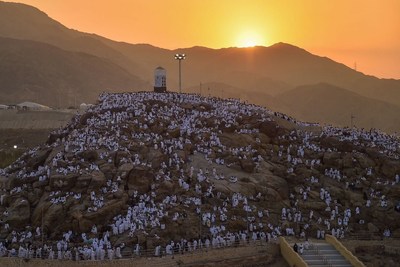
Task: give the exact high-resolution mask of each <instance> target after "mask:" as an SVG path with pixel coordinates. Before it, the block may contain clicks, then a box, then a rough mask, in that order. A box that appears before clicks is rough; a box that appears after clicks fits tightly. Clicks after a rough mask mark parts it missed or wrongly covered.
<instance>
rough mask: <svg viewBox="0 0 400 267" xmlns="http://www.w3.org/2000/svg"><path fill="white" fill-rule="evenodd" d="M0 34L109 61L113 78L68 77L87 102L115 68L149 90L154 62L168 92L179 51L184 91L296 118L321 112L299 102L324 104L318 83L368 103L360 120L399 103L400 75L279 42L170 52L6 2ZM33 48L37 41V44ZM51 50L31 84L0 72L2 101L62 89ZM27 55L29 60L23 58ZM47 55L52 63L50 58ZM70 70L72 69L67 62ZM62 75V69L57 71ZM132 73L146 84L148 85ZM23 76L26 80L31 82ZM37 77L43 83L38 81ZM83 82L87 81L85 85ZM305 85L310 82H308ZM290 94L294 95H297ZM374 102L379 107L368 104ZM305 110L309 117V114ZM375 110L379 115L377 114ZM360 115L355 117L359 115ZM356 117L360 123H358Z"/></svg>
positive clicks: (174, 83) (0, 10)
mask: <svg viewBox="0 0 400 267" xmlns="http://www.w3.org/2000/svg"><path fill="white" fill-rule="evenodd" d="M0 36H3V37H8V38H14V39H23V40H33V41H37V42H42V43H47V44H50V45H53V46H56V47H58V48H61V49H63V50H64V51H63V53H67V51H68V52H84V53H86V54H90V55H93V56H95V57H96V60H100V61H102V62H103V63H107V64H109V65H108V67H110V68H111V66H113V70H114V72H113V73H114V74H113V75H111V74H106V73H105V72H103V74H98V75H96V74H95V72H94V71H93V73H92V75H86V76H85V77H84V75H83V74H80V75H81V76H80V77H81V78H80V79H77V80H79V81H81V82H80V84H76V83H72V82H70V81H69V85H68V88H71V89H69V90H70V91H72V92H74V90H75V91H77V90H78V91H81V92H83V94H86V95H87V96H88V98H89V99H91V101H92V102H93V101H95V97H94V96H95V95H96V93H97V92H98V91H99V90H100V91H101V90H104V86H100V87H101V89H98V90H94V87H95V84H96V83H97V84H98V82H95V81H92V80H93V79H94V80H97V79H102V80H103V81H104V82H103V83H105V81H108V87H110V88H116V89H117V88H119V87H120V86H122V85H124V86H126V84H127V83H122V84H121V83H113V79H112V77H111V76H115V75H117V72H118V71H117V70H119V71H120V72H121V73H120V75H122V76H123V77H126V81H128V80H131V81H132V82H131V84H130V85H131V86H129V87H128V88H137V84H138V83H139V84H141V85H142V87H141V88H137V89H146V90H152V82H153V71H154V69H155V68H156V67H157V66H163V67H164V68H165V69H166V70H167V87H168V89H169V90H172V91H177V87H178V64H177V62H176V61H175V60H174V54H175V53H178V52H179V53H186V54H187V59H186V60H185V61H183V62H182V84H183V91H184V92H190V91H194V92H198V90H197V91H196V88H198V89H199V87H200V83H202V84H204V86H206V85H207V84H209V85H210V87H211V88H212V89H213V90H211V94H212V95H217V96H220V95H221V94H220V93H219V92H222V91H223V92H224V93H223V94H224V96H226V97H229V96H237V97H241V98H243V99H246V100H248V101H250V102H253V103H256V104H263V105H268V106H269V107H270V108H272V109H278V110H286V111H288V112H289V111H290V113H291V115H292V116H295V117H296V116H297V115H301V116H304V117H302V118H314V117H313V116H314V115H316V114H314V113H319V112H316V111H315V108H316V105H314V106H312V107H311V109H306V108H301V107H304V106H305V104H306V103H307V102H306V100H310V99H313V101H314V102H316V96H315V95H312V94H317V95H320V97H321V103H322V102H323V101H325V100H324V98H323V95H322V93H321V92H322V91H321V90H322V89H318V90H317V89H315V88H316V87H318V88H320V87H321V86H322V85H321V84H325V85H323V86H322V87H323V90H324V92H325V91H326V93H330V94H333V95H334V96H335V98H333V99H340V98H341V97H343V98H351V99H352V100H353V101H350V102H349V104H350V103H365V104H367V105H368V106H367V107H368V108H367V107H365V108H364V109H361V108H360V109H358V110H357V113H359V112H363V113H362V114H364V115H363V116H365V118H368V117H369V118H375V117H376V116H379V117H380V118H384V119H382V120H381V121H382V122H390V118H392V115H391V114H392V113H391V112H392V111H393V110H394V109H395V106H400V80H394V79H378V78H376V77H373V76H368V75H364V74H363V73H361V72H357V71H355V70H353V69H351V68H348V67H346V66H345V65H343V64H340V63H337V62H334V61H333V60H331V59H329V58H326V57H320V56H316V55H313V54H311V53H309V52H307V51H306V50H304V49H301V48H299V47H296V46H293V45H290V44H285V43H278V44H275V45H272V46H270V47H261V46H259V47H253V48H234V47H232V48H223V49H210V48H206V47H199V46H196V47H192V48H184V49H176V50H168V49H162V48H158V47H154V46H151V45H148V44H128V43H123V42H115V41H112V40H109V39H106V38H104V37H101V36H98V35H95V34H87V33H82V32H79V31H76V30H72V29H68V28H66V27H65V26H63V25H62V24H60V23H59V22H57V21H55V20H53V19H51V18H49V17H48V16H47V15H46V14H45V13H43V12H41V11H40V10H38V9H36V8H34V7H31V6H27V5H24V4H16V3H5V2H0ZM26 45H27V44H26ZM35 45H38V44H37V43H35ZM26 51H27V50H26ZM26 53H27V52H26ZM73 54H74V53H73ZM50 55H51V54H46V53H42V55H41V57H39V58H38V60H43V61H42V63H40V64H39V65H40V66H42V68H38V69H35V71H36V72H37V73H38V76H40V75H41V76H40V77H42V78H41V79H39V78H37V81H35V77H36V76H35V77H32V76H23V75H20V76H19V79H20V80H16V79H15V80H12V79H8V80H7V83H5V81H4V80H3V79H4V77H5V75H0V96H1V99H5V98H3V94H4V92H5V91H6V90H7V88H6V87H5V85H7V87H8V88H10V87H12V88H14V91H13V92H15V94H26V92H29V91H32V92H33V93H34V92H36V91H37V88H39V87H40V88H42V89H41V90H42V92H45V91H46V90H47V91H49V92H54V91H55V90H56V89H55V88H57V89H58V90H59V91H60V92H61V91H64V90H65V89H64V88H66V85H65V81H62V80H57V79H53V80H51V78H54V77H53V76H51V75H49V73H48V71H49V70H50V69H52V68H61V67H60V66H59V65H61V66H62V65H63V64H64V62H63V61H64V60H58V61H54V60H53V61H52V62H53V63H54V64H53V65H52V67H51V68H50V67H48V66H47V67H46V66H43V65H46V64H48V63H47V61H45V58H46V57H49V56H50ZM74 55H76V54H74ZM80 55H82V54H80ZM27 58H28V59H29V57H27ZM67 58H68V56H66V59H65V60H67V62H68V59H67ZM84 58H87V59H89V58H90V59H91V60H92V63H93V61H94V60H95V59H94V58H91V57H89V56H88V55H86V57H84V56H83V55H82V57H81V58H80V60H82V61H84ZM100 58H102V59H100ZM19 60H21V62H22V61H23V60H24V58H22V57H20V58H19ZM46 60H49V61H51V59H46ZM6 64H9V63H7V62H3V61H0V66H1V69H7V68H8V66H7V65H6ZM80 64H83V63H80ZM86 66H87V68H89V69H90V68H91V65H90V64H89V65H86ZM71 68H73V66H72V65H71ZM93 68H95V67H93ZM87 71H89V70H87ZM60 73H62V72H61V71H60ZM99 73H102V72H101V71H100V72H99ZM39 74H40V75H39ZM77 75H78V74H77ZM2 77H3V78H2ZM43 77H46V79H50V80H51V82H50V81H49V82H48V83H49V85H43V84H45V82H44V81H45V80H44V78H43ZM138 78H139V79H140V80H142V81H144V82H145V83H146V85H144V82H142V81H139V80H138ZM24 80H29V82H25V81H24ZM36 82H37V83H38V84H41V85H40V86H36ZM13 83H14V84H13ZM27 84H28V85H29V86H27ZM50 84H51V85H50ZM87 84H91V85H92V86H86V85H87ZM326 84H331V85H332V86H327V85H326ZM309 85H310V87H308V86H309ZM78 88H79V89H78ZM125 88H126V87H125ZM304 88H313V90H311V89H310V90H305V89H304ZM343 90H344V91H343ZM204 92H205V91H204ZM296 92H297V94H295V93H296ZM351 92H353V93H356V95H355V94H350V93H351ZM214 93H215V94H214ZM39 94H40V93H39ZM310 94H311V95H310ZM32 95H33V94H32ZM292 95H297V96H298V97H297V100H296V101H297V102H296V103H292V102H291V101H289V100H290V99H292V98H291V97H290V96H292ZM27 96H28V95H27ZM89 96H90V97H89ZM300 96H301V97H300ZM332 97H333V96H332ZM285 98H287V99H285ZM85 99H86V98H85ZM341 100H343V103H346V101H347V100H346V99H341ZM375 100H379V101H384V102H387V103H391V104H392V105H388V108H383V107H382V108H378V107H381V106H382V105H384V104H385V103H384V102H379V101H377V102H375ZM302 101H303V102H302ZM310 101H311V100H310ZM44 104H47V105H54V103H48V102H45V103H44ZM360 105H361V104H360ZM374 105H376V107H377V108H371V107H373V106H374ZM389 107H390V108H389ZM313 108H314V109H313ZM321 108H324V107H321ZM325 108H327V107H325ZM300 112H301V114H300ZM307 112H309V113H310V114H307ZM341 112H342V110H339V109H338V110H335V109H334V107H332V108H331V109H326V117H325V118H324V117H322V114H325V113H322V112H321V113H320V115H321V116H320V117H318V118H317V119H318V120H319V121H326V122H330V123H335V124H343V123H346V120H345V119H344V118H345V117H346V116H347V117H349V115H344V114H343V115H339V114H341ZM375 112H379V113H378V114H376V113H375ZM328 113H329V114H328ZM386 113H388V114H386ZM356 115H357V114H356ZM341 116H343V118H342V117H341ZM358 116H360V119H361V117H362V116H361V115H358ZM374 116H375V117H374ZM307 120H308V119H307ZM359 122H360V123H361V120H360V121H359ZM389 124H393V123H389ZM362 125H365V126H364V127H366V128H369V127H378V125H381V123H378V122H375V120H372V119H371V120H367V119H365V124H364V123H362ZM393 127H394V126H393V125H388V126H387V127H384V125H383V126H382V128H383V129H385V130H388V129H392V128H393ZM399 129H400V126H399Z"/></svg>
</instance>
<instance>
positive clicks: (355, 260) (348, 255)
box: [325, 235, 365, 267]
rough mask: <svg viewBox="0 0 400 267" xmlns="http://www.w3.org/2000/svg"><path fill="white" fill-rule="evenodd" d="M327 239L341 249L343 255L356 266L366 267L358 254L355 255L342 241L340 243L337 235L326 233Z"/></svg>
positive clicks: (337, 248)
mask: <svg viewBox="0 0 400 267" xmlns="http://www.w3.org/2000/svg"><path fill="white" fill-rule="evenodd" d="M325 240H326V242H328V243H329V244H331V245H332V246H334V247H335V248H336V250H337V251H339V253H340V254H342V255H343V257H345V258H346V259H347V260H348V261H349V262H350V263H351V264H352V265H353V266H354V267H365V265H364V263H362V262H361V261H360V260H359V259H358V258H357V257H356V256H354V255H353V253H351V252H350V251H349V250H348V249H347V248H346V247H345V246H343V244H342V243H340V242H339V241H338V240H337V239H336V237H334V236H332V235H325Z"/></svg>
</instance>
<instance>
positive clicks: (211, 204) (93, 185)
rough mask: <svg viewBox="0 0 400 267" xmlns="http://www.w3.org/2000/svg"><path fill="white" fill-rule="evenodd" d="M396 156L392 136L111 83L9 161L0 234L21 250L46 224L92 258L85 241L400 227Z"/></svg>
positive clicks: (221, 238)
mask: <svg viewBox="0 0 400 267" xmlns="http://www.w3.org/2000/svg"><path fill="white" fill-rule="evenodd" d="M399 156H400V146H399V140H398V138H396V137H395V136H390V135H387V134H384V133H381V132H378V131H362V130H359V129H349V128H335V127H321V126H319V125H318V124H309V123H303V122H300V121H297V120H295V119H293V118H291V117H288V116H286V115H284V114H281V113H276V112H272V111H270V110H268V109H265V108H263V107H260V106H256V105H249V104H245V103H243V102H240V101H239V100H237V99H227V100H224V99H219V98H205V97H201V96H199V95H195V94H176V93H166V94H157V93H149V92H140V93H121V94H110V93H104V94H102V95H101V96H100V97H99V102H98V103H97V104H96V105H95V106H93V107H91V108H89V109H88V110H87V111H86V112H85V113H83V114H80V115H79V114H77V115H76V116H75V117H74V118H73V119H72V120H71V122H70V123H69V125H68V126H67V127H65V128H62V129H60V130H57V131H54V132H52V133H51V134H50V136H49V138H48V140H47V142H46V143H45V144H42V145H40V146H38V147H36V148H34V149H31V150H29V151H27V152H26V153H25V154H23V155H22V156H21V157H20V158H19V159H18V160H17V161H16V162H15V163H13V164H11V165H10V166H9V167H7V168H5V169H2V170H0V176H1V177H0V184H1V188H2V193H1V194H2V196H1V204H2V205H1V206H0V219H1V220H0V221H1V224H2V227H1V232H0V238H2V239H3V240H5V239H7V240H14V241H13V242H12V243H9V244H8V245H9V247H10V248H11V247H14V248H18V247H19V246H20V245H23V244H25V243H26V242H29V243H30V244H33V245H34V246H40V242H41V236H42V235H44V237H45V240H46V242H47V244H48V245H50V246H53V249H54V250H56V247H57V246H58V243H60V244H62V245H60V246H61V247H64V245H63V244H66V245H65V247H66V248H67V249H66V250H65V249H62V250H63V251H64V252H65V253H66V252H67V251H71V250H72V248H73V247H76V248H78V251H80V253H81V255H83V256H82V257H85V255H87V253H89V255H90V246H89V247H88V246H87V245H88V244H102V246H104V249H106V248H107V247H116V246H119V247H120V248H121V249H122V251H125V252H126V253H128V252H130V251H131V249H132V247H134V248H138V247H141V248H142V249H149V250H151V251H153V250H155V251H157V247H158V246H160V247H159V249H160V250H159V251H161V250H162V251H165V253H166V254H168V253H169V252H168V251H169V250H171V249H177V250H178V249H184V248H185V247H186V248H187V247H190V248H191V249H193V247H192V246H193V245H194V244H195V243H196V244H199V246H200V244H202V246H210V247H219V246H227V245H230V244H233V243H235V242H239V240H241V239H243V238H248V239H261V240H264V241H268V240H270V241H271V240H274V239H275V238H276V237H277V236H280V235H292V234H296V235H298V236H302V237H307V236H309V237H314V238H315V237H317V236H319V237H321V236H322V235H324V234H325V233H332V234H334V235H335V236H337V237H338V238H347V237H351V236H353V235H363V234H368V235H369V236H371V237H373V236H378V237H379V236H382V235H383V234H385V235H388V234H389V235H390V236H396V237H399V236H400V223H399V222H400V220H399V219H400V212H399V211H400V181H399V180H400V178H399V174H400V166H399V165H398V163H397V162H398V160H399ZM41 229H43V231H42V230H41ZM178 244H179V248H178ZM207 244H208V245H207ZM84 245H86V247H84ZM181 246H183V247H181ZM93 249H95V247H94V248H93ZM88 251H89V252H88ZM47 252H48V251H47ZM99 253H100V252H99ZM98 255H100V254H98ZM89 257H90V256H89ZM96 257H97V256H96ZM98 257H100V256H98Z"/></svg>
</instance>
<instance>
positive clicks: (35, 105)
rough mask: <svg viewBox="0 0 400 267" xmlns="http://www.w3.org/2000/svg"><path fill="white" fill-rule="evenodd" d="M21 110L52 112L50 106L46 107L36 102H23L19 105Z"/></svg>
mask: <svg viewBox="0 0 400 267" xmlns="http://www.w3.org/2000/svg"><path fill="white" fill-rule="evenodd" d="M17 107H18V108H19V109H28V110H50V109H51V108H50V107H48V106H44V105H41V104H38V103H34V102H23V103H20V104H17Z"/></svg>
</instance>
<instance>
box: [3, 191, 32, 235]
mask: <svg viewBox="0 0 400 267" xmlns="http://www.w3.org/2000/svg"><path fill="white" fill-rule="evenodd" d="M30 216H31V206H30V204H29V201H28V200H27V199H25V198H17V199H16V200H15V201H13V202H12V203H11V205H10V208H9V210H8V216H7V217H6V218H5V222H6V223H8V224H9V225H11V226H12V227H15V228H18V229H24V228H25V226H26V225H27V224H28V223H29V221H30Z"/></svg>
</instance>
